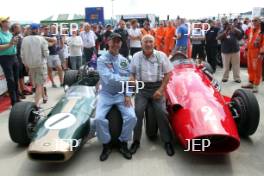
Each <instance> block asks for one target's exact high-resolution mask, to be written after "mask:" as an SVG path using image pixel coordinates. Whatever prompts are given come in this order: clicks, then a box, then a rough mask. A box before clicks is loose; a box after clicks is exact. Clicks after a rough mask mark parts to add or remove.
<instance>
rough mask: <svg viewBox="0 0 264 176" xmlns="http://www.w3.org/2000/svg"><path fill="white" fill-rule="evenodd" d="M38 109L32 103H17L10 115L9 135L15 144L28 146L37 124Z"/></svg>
mask: <svg viewBox="0 0 264 176" xmlns="http://www.w3.org/2000/svg"><path fill="white" fill-rule="evenodd" d="M36 110H37V107H36V105H35V104H34V103H32V102H18V103H16V104H15V105H14V106H13V107H12V109H11V112H10V115H9V135H10V137H11V139H12V141H14V142H15V143H18V144H20V145H28V144H29V143H30V141H31V138H32V133H33V130H34V127H35V124H36V122H37V115H36V114H34V111H36Z"/></svg>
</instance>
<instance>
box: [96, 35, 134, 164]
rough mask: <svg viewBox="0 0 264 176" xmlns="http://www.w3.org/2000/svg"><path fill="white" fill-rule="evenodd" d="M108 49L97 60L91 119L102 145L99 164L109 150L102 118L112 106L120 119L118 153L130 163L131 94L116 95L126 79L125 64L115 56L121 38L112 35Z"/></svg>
mask: <svg viewBox="0 0 264 176" xmlns="http://www.w3.org/2000/svg"><path fill="white" fill-rule="evenodd" d="M108 45H109V51H108V52H107V53H106V54H104V55H102V56H100V57H99V58H98V60H97V70H98V72H99V75H100V84H101V86H102V87H101V90H100V92H99V95H98V97H99V98H98V102H97V106H96V116H95V125H96V132H97V137H98V139H99V141H100V142H102V143H103V151H102V153H101V155H100V160H101V161H104V160H106V159H107V158H108V156H109V155H110V153H111V150H112V149H111V145H110V142H111V136H110V133H109V125H108V120H107V119H106V115H107V113H108V112H109V110H110V109H111V107H112V106H113V105H116V106H117V107H118V109H119V111H120V112H121V115H122V118H123V126H122V132H121V135H120V136H119V141H120V149H119V151H120V153H121V154H122V155H123V156H124V157H125V158H126V159H131V158H132V155H131V153H130V152H129V150H128V147H127V141H129V140H130V139H131V137H132V131H133V129H134V127H135V125H136V121H137V118H136V115H135V111H134V108H133V107H132V103H131V94H128V93H126V92H125V93H120V92H122V90H123V85H124V82H126V81H128V79H129V62H128V60H127V59H126V58H124V57H123V56H122V55H120V54H119V49H120V48H121V45H122V37H121V36H120V35H119V34H117V33H113V34H112V35H111V36H110V38H109V40H108Z"/></svg>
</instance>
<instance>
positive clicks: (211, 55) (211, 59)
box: [205, 45, 217, 71]
mask: <svg viewBox="0 0 264 176" xmlns="http://www.w3.org/2000/svg"><path fill="white" fill-rule="evenodd" d="M205 48H206V55H207V62H208V63H209V64H210V65H211V66H212V68H213V70H214V71H215V70H216V66H217V59H216V57H217V46H210V45H206V47H205Z"/></svg>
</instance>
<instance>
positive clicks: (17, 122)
mask: <svg viewBox="0 0 264 176" xmlns="http://www.w3.org/2000/svg"><path fill="white" fill-rule="evenodd" d="M98 81H99V75H98V73H97V72H96V71H91V70H89V69H88V67H86V66H83V67H82V68H81V69H80V70H79V71H75V70H69V71H67V72H66V73H65V78H64V83H65V88H66V89H67V90H66V93H65V95H64V96H63V97H62V98H61V99H60V100H59V101H58V102H57V104H56V105H55V106H54V107H53V108H52V110H51V111H50V112H49V113H48V114H47V115H45V114H44V111H45V110H38V109H37V108H36V106H35V104H34V103H31V102H19V103H17V104H15V106H13V108H12V109H11V112H10V115H9V134H10V137H11V139H12V141H14V142H15V143H18V144H21V145H29V147H28V156H29V158H31V159H33V160H40V161H55V162H56V161H57V162H63V161H67V160H68V159H70V158H71V157H72V156H73V154H74V153H75V152H76V151H77V150H78V149H80V147H81V146H82V145H83V144H84V143H85V142H86V141H87V140H88V139H90V138H91V137H93V136H94V132H95V130H94V125H93V124H92V119H93V117H94V113H95V104H96V100H97V98H96V96H97V90H96V89H97V88H96V85H97V83H98ZM68 86H70V87H68ZM108 117H109V125H110V133H111V136H112V142H113V143H114V142H116V141H117V138H118V137H119V135H120V133H121V128H119V127H121V125H122V121H121V118H120V117H121V114H120V112H119V111H118V110H117V108H116V107H115V106H114V107H113V108H112V109H111V110H110V112H109V113H108ZM116 117H119V118H116ZM116 124H117V125H118V127H116V126H115V125H116Z"/></svg>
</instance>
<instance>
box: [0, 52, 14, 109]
mask: <svg viewBox="0 0 264 176" xmlns="http://www.w3.org/2000/svg"><path fill="white" fill-rule="evenodd" d="M0 65H1V66H2V69H3V72H4V74H5V77H6V82H7V88H8V93H9V96H10V99H11V104H12V105H14V104H15V103H16V102H18V101H19V98H18V76H19V64H18V60H17V57H16V55H11V56H0Z"/></svg>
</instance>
